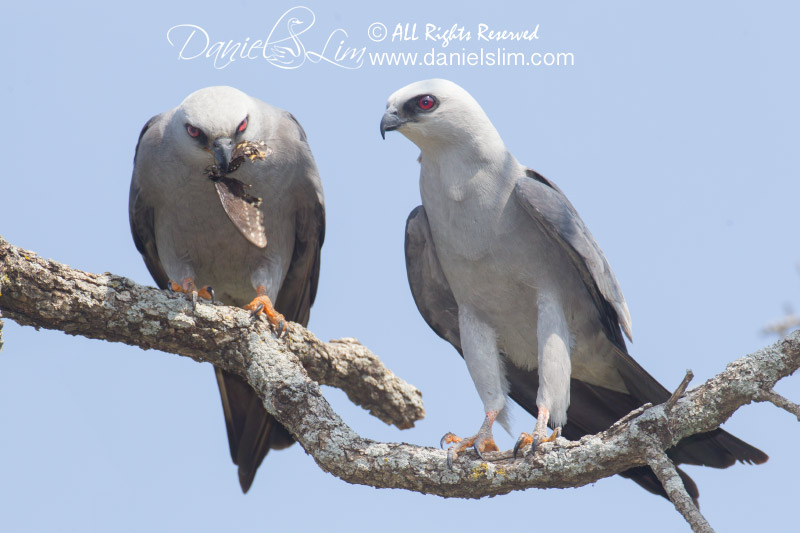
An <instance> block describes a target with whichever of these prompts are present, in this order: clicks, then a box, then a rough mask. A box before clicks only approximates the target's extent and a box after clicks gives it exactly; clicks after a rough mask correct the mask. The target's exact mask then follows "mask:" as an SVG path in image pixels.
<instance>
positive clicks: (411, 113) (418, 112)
mask: <svg viewBox="0 0 800 533" xmlns="http://www.w3.org/2000/svg"><path fill="white" fill-rule="evenodd" d="M393 130H397V131H399V132H400V133H402V134H403V135H405V136H406V137H408V138H409V139H410V140H411V141H412V142H413V143H414V144H416V145H417V146H419V147H420V149H422V151H423V152H425V151H426V149H430V148H434V149H440V148H443V147H444V146H446V145H465V144H473V143H475V142H481V143H491V142H495V141H497V142H500V143H501V144H502V141H501V140H500V136H499V135H498V133H497V130H495V128H494V126H493V125H492V123H491V121H490V120H489V117H487V116H486V113H485V112H484V111H483V109H482V108H481V106H480V105H479V104H478V102H476V101H475V99H474V98H473V97H472V96H471V95H470V94H469V93H468V92H467V91H465V90H464V89H463V88H461V87H460V86H458V85H456V84H455V83H453V82H452V81H448V80H442V79H432V80H424V81H418V82H416V83H412V84H411V85H406V86H405V87H403V88H402V89H400V90H398V91H396V92H395V93H394V94H392V95H391V96H390V97H389V100H388V101H387V102H386V113H384V115H383V119H382V120H381V135H382V136H383V137H384V138H385V137H386V132H387V131H393Z"/></svg>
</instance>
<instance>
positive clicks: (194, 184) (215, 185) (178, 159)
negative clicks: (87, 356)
mask: <svg viewBox="0 0 800 533" xmlns="http://www.w3.org/2000/svg"><path fill="white" fill-rule="evenodd" d="M129 214H130V223H131V232H132V233H133V240H134V242H135V243H136V248H137V249H138V250H139V252H141V254H142V256H143V257H144V261H145V263H146V264H147V268H148V269H149V270H150V274H152V276H153V279H155V281H156V283H157V284H158V286H159V287H160V288H162V289H164V288H167V287H172V289H173V290H177V291H180V292H185V293H189V294H192V296H193V298H194V299H195V300H196V298H197V295H198V294H199V295H200V296H203V297H206V298H211V297H213V295H214V294H216V297H217V298H218V299H220V300H221V301H222V302H224V303H226V304H229V305H237V306H245V308H246V309H250V310H252V311H253V312H254V313H263V314H264V315H265V316H266V317H267V319H268V320H269V322H270V324H271V325H272V326H273V328H274V330H275V331H276V332H277V334H278V335H280V334H281V333H282V332H283V330H284V328H285V322H284V316H285V318H286V319H288V320H291V321H294V322H299V323H301V324H303V325H305V324H307V323H308V316H309V309H310V308H311V304H312V303H314V297H315V295H316V292H317V280H318V279H319V265H320V248H321V247H322V241H323V239H324V236H325V207H324V203H323V196H322V185H321V183H320V179H319V174H318V173H317V167H316V164H315V163H314V158H313V157H312V155H311V149H310V148H309V146H308V142H307V140H306V135H305V132H304V131H303V128H302V127H301V126H300V124H299V123H298V122H297V120H296V119H295V118H294V117H293V116H292V115H291V114H290V113H288V112H286V111H283V110H281V109H277V108H275V107H272V106H271V105H269V104H266V103H264V102H262V101H260V100H257V99H255V98H252V97H250V96H248V95H246V94H244V93H243V92H241V91H239V90H237V89H234V88H231V87H209V88H206V89H201V90H199V91H197V92H194V93H192V94H190V95H189V96H188V97H187V98H186V99H185V100H184V101H183V102H182V103H181V104H180V105H179V106H178V107H176V108H175V109H172V110H170V111H166V112H164V113H161V114H160V115H156V116H155V117H153V118H151V119H150V120H149V121H148V122H147V124H145V126H144V129H142V133H141V135H140V136H139V143H138V144H137V146H136V155H135V157H134V168H133V179H132V180H131V191H130V213H129ZM196 283H198V284H203V286H202V287H198V285H196ZM212 287H213V289H212ZM273 302H274V303H275V305H274V307H273ZM281 313H282V315H281ZM215 371H216V374H217V383H218V384H219V390H220V394H221V396H222V407H223V412H224V415H225V424H226V426H227V430H228V441H229V443H230V450H231V457H232V458H233V462H234V463H235V464H237V465H238V466H239V482H240V484H241V486H242V490H243V491H244V492H247V490H248V489H249V488H250V485H251V484H252V482H253V477H254V476H255V474H256V469H258V467H259V465H260V464H261V461H263V459H264V456H266V454H267V452H268V451H269V450H270V449H272V448H275V449H281V448H285V447H287V446H289V445H290V444H292V443H293V442H294V439H293V438H292V436H291V435H290V434H289V432H288V431H287V430H286V429H285V428H284V427H283V426H281V425H280V424H279V423H278V422H276V421H275V419H274V418H273V417H272V416H271V415H269V414H268V413H267V411H266V410H265V409H264V406H263V405H262V403H261V401H260V400H259V399H258V397H257V396H256V394H255V392H254V391H253V390H252V389H251V388H250V386H249V385H248V384H247V382H245V381H244V380H243V379H242V378H240V377H238V376H236V375H234V374H230V373H228V372H225V371H224V370H220V369H219V368H217V369H215Z"/></svg>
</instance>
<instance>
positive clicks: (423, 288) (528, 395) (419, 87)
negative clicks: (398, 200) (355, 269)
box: [381, 80, 767, 499]
mask: <svg viewBox="0 0 800 533" xmlns="http://www.w3.org/2000/svg"><path fill="white" fill-rule="evenodd" d="M391 130H398V131H400V132H401V133H403V134H404V135H405V136H406V137H408V138H409V139H410V140H411V141H413V142H414V143H415V144H416V145H417V146H419V148H420V149H421V152H422V153H421V156H420V164H421V171H420V191H421V195H422V204H423V205H422V206H419V207H417V208H416V209H415V210H414V211H412V213H411V215H410V216H409V219H408V222H407V225H406V245H405V248H406V266H407V271H408V279H409V284H410V286H411V292H412V294H413V296H414V300H415V302H416V304H417V307H418V308H419V310H420V313H421V314H422V316H423V317H424V318H425V320H426V322H427V323H428V324H429V325H430V326H431V328H433V330H434V331H435V332H436V333H437V334H438V335H439V336H441V337H442V338H444V339H445V340H447V341H449V342H450V343H451V344H452V345H453V346H454V347H455V348H456V349H457V350H458V351H459V353H461V354H462V356H463V357H464V359H465V361H466V362H467V366H468V368H469V371H470V375H471V376H472V379H473V381H474V382H475V385H476V388H477V390H478V394H479V395H480V397H481V399H482V401H483V403H484V408H485V411H486V413H487V421H486V422H484V425H486V424H487V423H488V427H489V428H490V427H491V422H492V421H493V420H494V414H492V413H495V414H496V416H497V420H498V421H500V422H501V423H504V422H505V415H506V395H509V396H510V397H511V398H513V399H514V400H515V401H516V402H518V403H519V404H521V405H522V406H523V407H524V408H525V409H526V410H527V411H529V412H530V413H531V414H533V415H534V416H537V415H540V414H543V415H544V422H543V423H542V424H545V423H547V422H548V420H547V418H548V416H547V415H548V414H549V423H550V424H551V425H552V426H553V427H561V426H564V428H563V434H564V436H565V437H567V438H569V439H578V438H580V437H581V436H582V435H585V434H589V433H596V432H598V431H602V430H604V429H607V428H608V427H609V426H611V424H613V423H614V422H615V421H616V420H618V419H619V418H621V417H622V416H623V415H625V414H627V413H628V412H630V411H631V410H632V409H634V408H636V407H638V406H640V405H642V404H644V403H646V402H652V403H654V404H656V403H660V402H663V401H665V400H666V399H667V398H668V397H669V392H668V391H667V390H666V389H665V388H664V387H662V386H661V385H660V384H659V383H658V382H657V381H656V380H655V379H654V378H653V377H652V376H650V374H648V373H647V372H646V371H645V370H644V369H643V368H642V367H641V366H639V365H638V364H637V363H636V362H635V361H634V360H633V359H632V358H631V357H630V356H629V355H628V353H627V349H626V346H625V341H624V338H623V332H624V334H625V335H627V336H628V337H629V338H630V337H631V319H630V314H629V312H628V308H627V305H626V304H625V299H624V297H623V295H622V291H621V289H620V287H619V284H618V283H617V280H616V278H615V276H614V274H613V272H612V271H611V268H610V267H609V265H608V262H607V261H606V259H605V257H604V256H603V253H602V251H601V250H600V248H599V246H598V245H597V243H596V242H595V240H594V238H593V237H592V235H591V233H589V230H588V229H587V228H586V226H585V225H584V223H583V221H582V220H581V219H580V217H579V216H578V213H577V211H576V210H575V208H574V207H573V206H572V205H571V204H570V202H569V201H568V200H567V198H566V197H565V196H564V194H563V193H562V192H561V190H560V189H558V187H556V186H555V185H554V184H553V183H552V182H551V181H549V180H547V179H545V178H544V177H543V176H541V175H540V174H538V173H536V172H535V171H533V170H530V169H528V168H526V167H525V166H523V165H521V164H520V163H519V162H517V160H516V159H515V158H514V157H513V156H512V155H511V154H510V153H509V152H508V150H507V149H506V147H505V144H504V143H503V141H502V139H501V138H500V136H499V134H498V133H497V131H496V130H495V128H494V126H493V125H492V124H491V122H490V121H489V118H488V117H487V116H486V114H485V113H484V111H483V110H482V109H481V107H480V106H479V105H478V103H477V102H476V101H475V100H474V99H473V98H472V97H471V96H470V95H469V94H468V93H467V92H466V91H465V90H464V89H462V88H461V87H459V86H458V85H456V84H454V83H452V82H449V81H446V80H427V81H422V82H417V83H414V84H411V85H409V86H407V87H404V88H402V89H400V90H399V91H397V92H395V93H394V94H393V95H392V96H390V97H389V100H388V103H387V111H386V114H385V115H384V117H383V120H382V122H381V132H382V133H385V131H391ZM490 414H491V416H490ZM541 419H542V417H540V422H541ZM537 429H540V428H539V427H538V425H537ZM541 429H544V426H543V425H542V427H541ZM482 430H483V428H482ZM481 435H482V433H481V432H479V433H478V435H476V437H478V436H481ZM483 436H484V437H485V436H486V435H483ZM489 437H490V434H489ZM477 442H478V441H477V440H476V446H477ZM669 453H670V456H671V457H672V459H673V460H674V461H676V462H677V463H688V464H700V465H707V466H713V467H718V468H724V467H727V466H730V465H731V464H733V463H734V462H735V461H736V460H740V461H745V462H755V463H761V462H764V461H766V459H767V456H766V455H765V454H763V453H762V452H761V451H759V450H757V449H755V448H753V447H751V446H749V445H747V444H746V443H744V442H742V441H740V440H739V439H737V438H736V437H733V436H732V435H730V434H728V433H726V432H724V431H722V430H719V429H718V430H715V431H712V432H710V433H705V434H702V435H696V436H694V437H690V438H688V439H685V440H683V441H682V442H681V443H680V444H679V445H678V446H676V447H675V448H673V449H672V450H670V452H669ZM623 475H625V476H627V477H631V478H633V479H634V480H635V481H636V482H637V483H639V484H640V485H642V486H643V487H645V488H647V489H648V490H650V491H651V492H655V493H658V494H662V495H663V494H664V491H663V489H662V487H661V485H660V483H659V482H658V480H657V479H656V478H655V476H654V474H653V473H652V472H651V471H650V469H649V468H646V467H641V468H636V469H632V470H629V471H627V472H625V473H624V474H623ZM681 475H682V477H683V479H684V483H685V485H686V486H687V489H688V490H689V492H690V494H692V496H693V497H694V498H695V499H696V498H697V496H698V491H697V487H696V486H695V485H694V483H693V482H692V480H691V479H690V478H689V477H688V476H686V475H685V474H684V473H683V472H681Z"/></svg>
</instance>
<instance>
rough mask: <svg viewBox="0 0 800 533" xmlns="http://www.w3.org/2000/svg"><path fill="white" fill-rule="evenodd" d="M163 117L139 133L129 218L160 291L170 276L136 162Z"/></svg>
mask: <svg viewBox="0 0 800 533" xmlns="http://www.w3.org/2000/svg"><path fill="white" fill-rule="evenodd" d="M162 116H163V114H161V115H156V116H154V117H152V118H151V119H150V120H148V121H147V123H146V124H145V125H144V127H143V128H142V131H141V133H139V140H138V141H137V142H136V151H135V153H134V156H133V162H134V167H133V177H132V179H131V189H130V195H129V197H128V218H129V221H130V224H131V235H132V236H133V242H134V244H135V245H136V249H137V250H139V253H140V254H142V257H143V258H144V264H145V265H147V270H149V271H150V275H151V276H153V280H154V281H155V282H156V285H158V287H159V288H160V289H166V288H167V285H168V283H169V276H167V273H166V272H165V271H164V266H163V265H162V264H161V260H160V259H159V257H158V248H157V247H156V237H155V229H154V220H153V208H152V206H150V205H148V203H147V201H146V200H145V199H144V197H143V196H142V194H141V192H142V191H141V189H140V188H139V176H138V172H137V170H138V169H137V166H136V160H137V159H138V158H139V156H140V153H139V152H140V150H141V151H146V150H147V148H145V147H144V146H143V145H142V139H143V138H144V136H145V134H146V133H147V131H148V130H149V129H150V127H151V126H152V125H153V124H155V123H156V122H157V121H158V120H160V119H161V117H162Z"/></svg>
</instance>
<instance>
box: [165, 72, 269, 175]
mask: <svg viewBox="0 0 800 533" xmlns="http://www.w3.org/2000/svg"><path fill="white" fill-rule="evenodd" d="M252 107H253V99H252V98H250V97H249V96H247V95H246V94H245V93H243V92H242V91H240V90H238V89H234V88H233V87H207V88H205V89H200V90H199V91H195V92H193V93H192V94H190V95H189V96H187V97H186V99H185V100H184V101H183V102H181V105H179V106H178V107H177V109H175V113H174V114H173V116H172V119H171V120H170V124H169V126H168V127H169V129H170V135H171V137H172V139H173V140H174V141H176V146H177V147H178V153H179V154H180V156H181V157H182V158H184V159H185V160H187V162H195V161H197V162H201V164H204V165H207V164H208V163H206V162H207V161H208V160H209V157H208V154H209V153H210V154H213V156H214V160H215V162H216V165H217V167H218V168H219V169H220V170H221V171H222V173H223V174H224V173H227V172H228V166H229V164H230V161H231V155H232V153H233V149H234V147H235V146H236V144H237V143H239V142H241V141H243V140H252V139H249V132H250V131H258V129H257V128H255V127H256V126H258V125H257V124H254V121H255V120H258V114H256V113H251V112H250V111H251V108H252Z"/></svg>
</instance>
